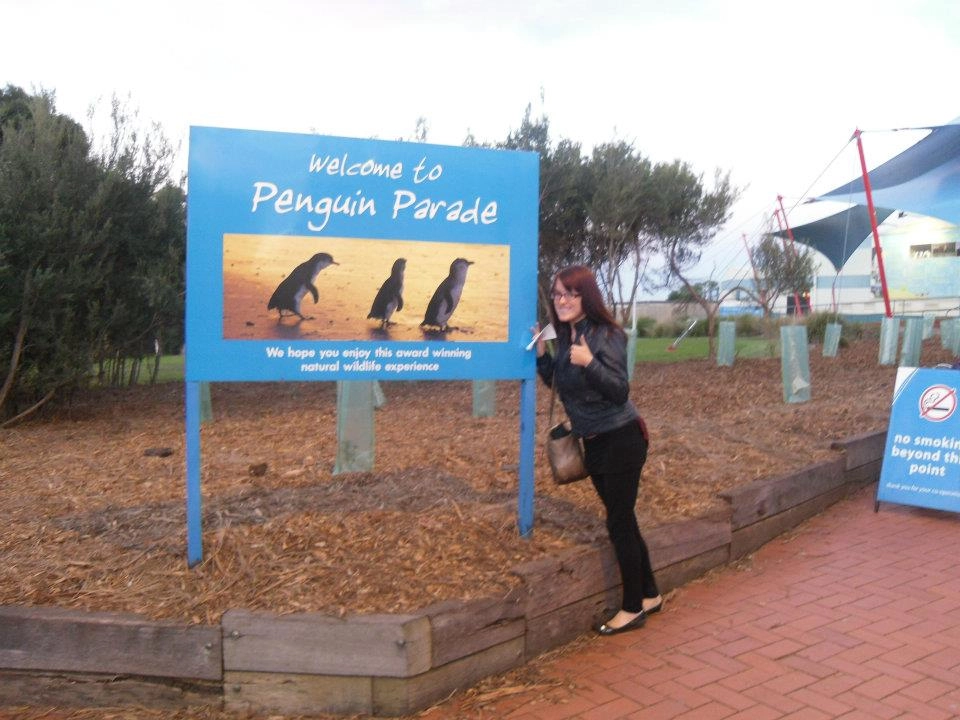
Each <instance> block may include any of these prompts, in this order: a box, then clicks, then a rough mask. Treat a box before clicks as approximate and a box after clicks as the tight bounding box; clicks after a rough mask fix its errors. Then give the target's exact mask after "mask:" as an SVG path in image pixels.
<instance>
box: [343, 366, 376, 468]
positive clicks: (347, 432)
mask: <svg viewBox="0 0 960 720" xmlns="http://www.w3.org/2000/svg"><path fill="white" fill-rule="evenodd" d="M373 456H374V436H373V382H372V381H369V380H361V381H353V380H351V381H349V382H347V381H338V382H337V461H336V463H335V465H334V467H333V474H334V475H338V474H340V473H347V472H369V471H371V470H373Z"/></svg>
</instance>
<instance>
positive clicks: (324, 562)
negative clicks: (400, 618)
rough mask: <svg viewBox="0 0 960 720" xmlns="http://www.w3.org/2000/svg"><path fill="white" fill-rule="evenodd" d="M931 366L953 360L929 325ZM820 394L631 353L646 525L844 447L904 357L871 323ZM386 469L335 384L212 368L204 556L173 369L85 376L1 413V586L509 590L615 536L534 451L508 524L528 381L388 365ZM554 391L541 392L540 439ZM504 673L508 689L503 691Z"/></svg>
mask: <svg viewBox="0 0 960 720" xmlns="http://www.w3.org/2000/svg"><path fill="white" fill-rule="evenodd" d="M921 357H922V360H923V364H924V365H925V366H932V365H934V364H936V363H938V362H947V361H949V360H951V358H950V357H949V355H948V354H947V353H946V352H945V351H943V350H942V349H941V348H940V343H939V339H936V340H929V341H927V342H926V343H925V344H924V347H923V351H922V356H921ZM810 367H811V378H812V385H813V388H812V396H813V397H812V399H811V401H810V402H807V403H797V404H788V403H785V402H784V400H783V391H782V387H781V366H780V360H779V359H778V358H769V359H760V360H738V361H737V362H736V363H735V365H734V366H733V367H729V368H726V367H725V368H721V367H717V366H716V365H715V364H713V363H710V362H708V361H687V362H680V363H673V364H667V365H655V364H640V365H638V366H637V368H636V372H635V374H634V379H633V384H632V398H633V400H634V402H635V403H636V404H637V406H638V407H639V408H640V410H641V412H642V413H643V415H644V417H645V418H646V420H647V424H648V426H649V428H650V432H651V435H652V446H651V452H650V457H649V460H648V462H647V466H646V468H645V469H644V473H643V485H642V491H641V495H640V498H639V501H638V505H637V506H638V515H639V517H640V521H641V527H646V528H650V527H653V526H655V525H657V524H660V523H664V522H668V521H672V520H677V519H681V518H684V517H696V516H699V515H702V514H704V513H706V512H709V511H710V510H713V509H716V508H718V507H722V505H721V503H720V501H718V500H717V498H716V493H717V492H718V491H719V490H723V489H725V488H730V487H733V486H736V485H739V484H743V483H746V482H750V481H753V480H756V479H758V478H764V477H770V476H776V475H779V474H782V473H784V472H789V471H790V470H792V469H796V468H798V467H802V466H804V465H807V464H809V463H812V462H814V461H817V460H820V459H825V458H827V457H830V456H831V454H832V453H834V452H836V451H833V450H831V449H830V447H829V446H830V443H831V442H832V441H834V440H837V439H843V438H847V437H852V436H855V435H859V434H862V433H866V432H872V431H877V430H882V429H884V428H885V427H886V423H887V419H888V415H889V409H890V401H891V397H892V392H893V384H894V378H895V375H896V367H894V366H881V365H879V363H878V344H877V341H876V340H863V341H857V342H855V343H853V344H852V345H851V346H850V347H846V348H842V349H841V351H840V353H839V355H838V357H835V358H823V357H821V356H820V353H819V348H816V347H811V353H810ZM381 387H382V389H383V392H384V395H385V397H386V403H385V404H384V405H383V406H382V407H381V408H380V409H378V410H377V411H376V429H375V431H376V467H375V471H374V472H370V473H343V474H338V475H334V474H333V472H332V470H333V465H334V460H335V456H336V447H337V439H336V418H335V413H336V389H335V386H334V384H332V383H286V384H280V383H235V384H226V383H217V384H215V385H214V386H213V390H212V395H213V422H211V423H207V424H205V425H204V426H203V430H202V461H203V462H202V464H203V481H202V483H203V495H204V501H203V502H204V560H203V562H202V563H201V564H199V565H198V566H197V567H195V568H193V569H189V568H188V567H187V564H186V525H185V522H186V521H185V511H184V498H185V490H184V488H185V479H184V472H185V470H184V468H185V464H184V427H183V387H182V385H181V384H178V383H172V384H164V385H158V386H153V387H136V388H131V389H124V390H95V391H90V392H87V393H84V394H83V395H82V396H80V397H76V398H74V399H73V400H72V401H71V402H70V403H69V405H67V406H64V407H62V408H61V409H60V410H58V412H57V413H56V414H55V415H52V416H46V417H43V418H39V419H36V420H34V421H32V422H28V423H25V424H21V425H18V426H15V427H13V428H10V429H8V430H5V431H0V505H2V507H3V508H4V511H5V513H4V514H5V516H6V518H7V521H6V522H5V523H4V524H3V526H2V527H0V558H2V560H0V604H5V605H48V606H59V607H70V608H84V609H89V610H111V611H124V612H133V613H139V614H142V615H145V616H148V617H150V618H155V619H169V620H174V621H179V622H186V623H216V622H218V621H219V618H220V616H221V614H222V613H223V612H224V611H226V610H228V609H231V608H245V609H254V610H255V609H263V610H270V611H273V612H277V613H289V612H300V611H319V612H324V613H331V614H337V615H345V614H354V613H366V612H405V611H410V610H415V609H418V608H422V607H425V606H427V605H429V604H431V603H433V602H436V601H439V600H445V599H458V598H459V599H471V598H481V597H499V596H502V595H504V594H506V593H507V592H509V591H510V589H511V588H512V587H514V585H515V584H516V583H517V578H516V577H515V576H513V575H512V574H511V573H510V568H511V567H513V566H515V565H517V564H519V563H522V562H524V561H527V560H532V559H535V558H539V557H543V556H545V555H550V554H552V553H555V552H556V551H557V550H558V549H560V548H566V547H570V546H573V545H576V544H583V543H592V542H605V531H604V528H603V520H602V515H601V512H602V510H601V508H600V506H599V502H598V501H597V500H596V498H595V496H594V493H593V489H592V487H591V486H590V484H589V482H582V483H577V484H575V485H572V486H565V487H559V488H558V487H554V486H553V485H552V484H551V482H550V480H549V477H548V470H547V469H546V466H545V460H544V458H543V457H542V456H541V455H540V454H539V452H538V457H537V461H536V493H537V500H536V514H537V521H536V527H535V530H534V533H533V536H532V538H529V539H523V538H520V537H519V536H518V533H517V528H516V489H517V474H516V468H517V460H518V430H519V417H518V407H519V384H518V383H514V382H501V383H498V384H497V396H496V414H495V416H494V417H489V418H477V417H473V413H472V407H473V406H472V403H473V398H472V386H471V384H470V383H468V382H432V383H426V382H402V381H398V382H389V383H382V385H381ZM548 402H549V393H546V392H538V403H539V405H538V437H540V436H542V433H543V432H544V431H545V425H546V422H547V420H546V417H547V405H548ZM497 692H503V690H502V689H501V690H497Z"/></svg>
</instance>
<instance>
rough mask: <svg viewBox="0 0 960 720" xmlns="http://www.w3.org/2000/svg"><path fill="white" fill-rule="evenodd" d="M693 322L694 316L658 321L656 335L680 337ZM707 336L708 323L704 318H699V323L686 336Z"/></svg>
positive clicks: (654, 330) (655, 329) (654, 332)
mask: <svg viewBox="0 0 960 720" xmlns="http://www.w3.org/2000/svg"><path fill="white" fill-rule="evenodd" d="M691 322H693V318H675V319H673V320H668V321H667V322H662V323H658V324H657V326H656V327H655V328H654V329H653V335H654V337H665V338H671V339H675V338H678V337H680V336H681V335H682V334H683V333H684V332H686V330H687V328H689V327H690V323H691ZM706 336H707V323H706V322H705V321H704V320H697V324H696V325H694V326H693V329H692V330H690V332H689V333H687V335H686V337H688V338H690V337H706Z"/></svg>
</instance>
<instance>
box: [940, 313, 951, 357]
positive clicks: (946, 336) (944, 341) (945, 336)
mask: <svg viewBox="0 0 960 720" xmlns="http://www.w3.org/2000/svg"><path fill="white" fill-rule="evenodd" d="M952 343H953V320H951V319H950V318H941V319H940V347H942V348H943V349H944V350H949V349H950V347H951V345H952Z"/></svg>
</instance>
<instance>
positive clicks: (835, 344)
mask: <svg viewBox="0 0 960 720" xmlns="http://www.w3.org/2000/svg"><path fill="white" fill-rule="evenodd" d="M842 330H843V325H841V324H840V323H827V327H826V329H825V330H824V331H823V356H824V357H836V356H837V350H839V349H840V333H841V332H842Z"/></svg>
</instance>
